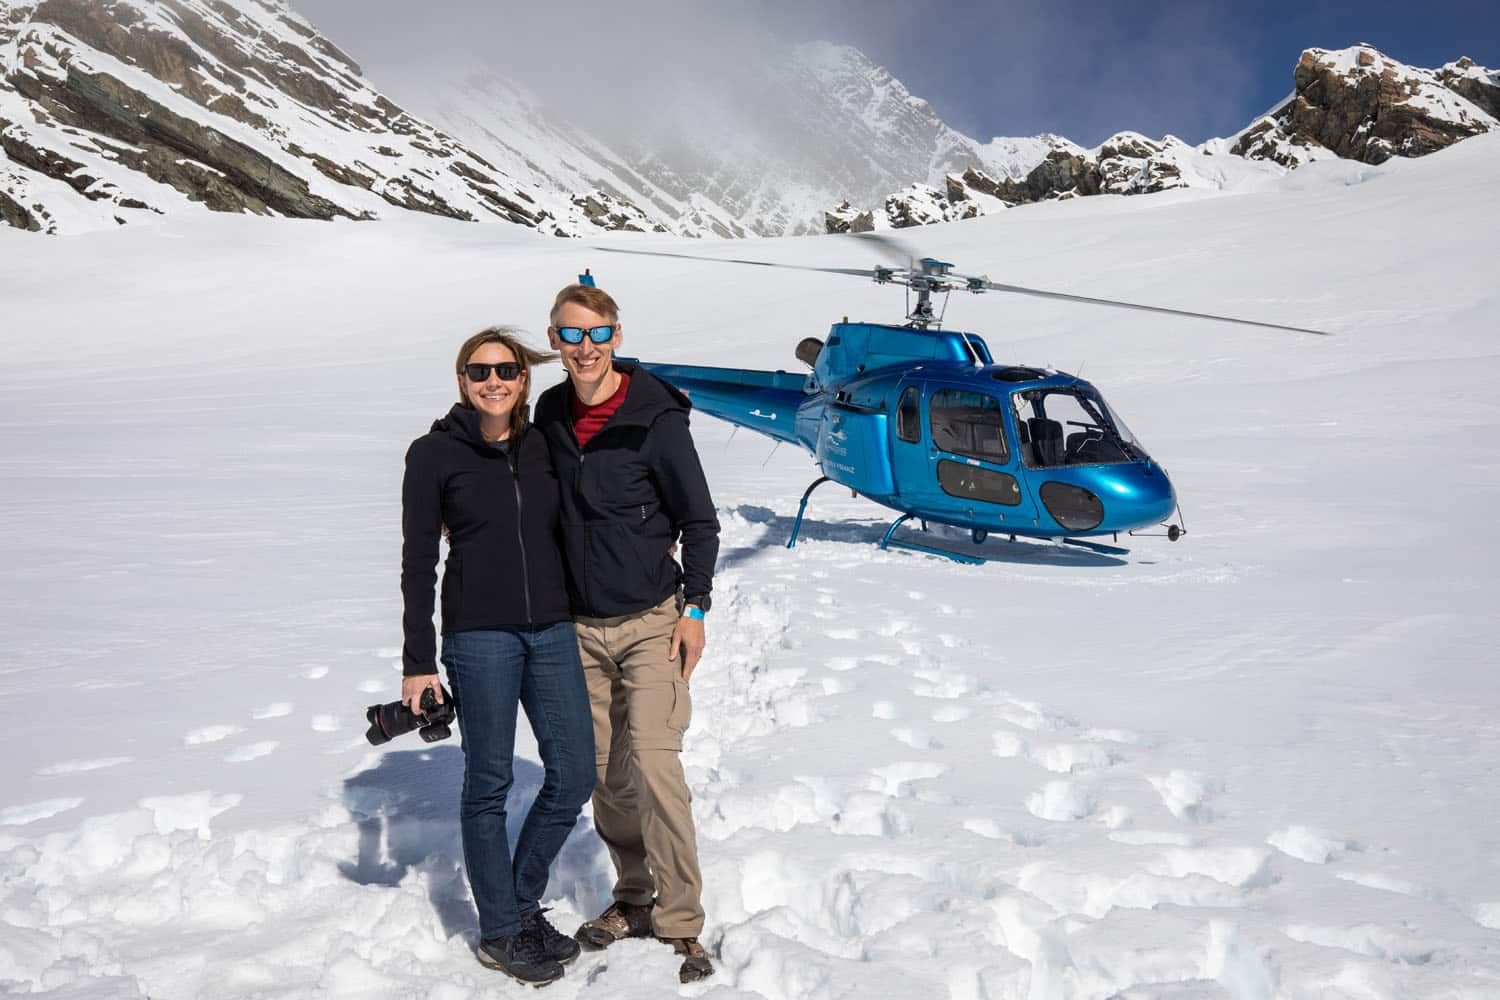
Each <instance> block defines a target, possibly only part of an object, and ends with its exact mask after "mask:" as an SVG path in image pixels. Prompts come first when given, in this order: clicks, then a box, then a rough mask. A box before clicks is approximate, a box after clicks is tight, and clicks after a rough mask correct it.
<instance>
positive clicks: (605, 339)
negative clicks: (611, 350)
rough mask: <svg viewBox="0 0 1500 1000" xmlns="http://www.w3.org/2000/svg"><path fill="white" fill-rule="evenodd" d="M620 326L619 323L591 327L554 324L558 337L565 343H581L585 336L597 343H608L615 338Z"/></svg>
mask: <svg viewBox="0 0 1500 1000" xmlns="http://www.w3.org/2000/svg"><path fill="white" fill-rule="evenodd" d="M618 327H619V324H618V323H611V324H609V325H608V326H590V327H582V326H554V327H553V328H552V329H553V330H554V331H556V333H557V339H558V340H561V341H562V342H563V343H564V344H581V343H583V338H584V337H585V336H587V337H588V338H589V339H590V340H592V341H593V342H594V343H596V344H607V343H609V342H610V341H611V340H613V339H614V336H615V330H616V329H617V328H618Z"/></svg>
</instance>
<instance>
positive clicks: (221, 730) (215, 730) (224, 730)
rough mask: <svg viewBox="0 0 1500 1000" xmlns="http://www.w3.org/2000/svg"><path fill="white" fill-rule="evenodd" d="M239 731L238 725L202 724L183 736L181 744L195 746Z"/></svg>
mask: <svg viewBox="0 0 1500 1000" xmlns="http://www.w3.org/2000/svg"><path fill="white" fill-rule="evenodd" d="M240 731H241V730H240V727H239V726H231V725H229V724H227V723H225V724H223V725H218V726H202V727H200V728H198V729H194V730H193V731H192V732H190V733H188V734H186V735H185V736H183V737H182V745H183V746H186V747H195V746H201V745H202V744H204V743H217V742H219V741H220V740H227V739H228V738H229V737H231V736H233V735H234V734H235V733H238V732H240Z"/></svg>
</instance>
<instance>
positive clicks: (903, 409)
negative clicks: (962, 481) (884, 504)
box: [891, 382, 932, 504]
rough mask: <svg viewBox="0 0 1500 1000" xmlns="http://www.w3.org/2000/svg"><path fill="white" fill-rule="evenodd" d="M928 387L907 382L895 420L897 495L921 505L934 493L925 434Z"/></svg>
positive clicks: (893, 450) (893, 456) (893, 458)
mask: <svg viewBox="0 0 1500 1000" xmlns="http://www.w3.org/2000/svg"><path fill="white" fill-rule="evenodd" d="M923 391H924V386H923V384H922V383H921V382H906V383H903V384H902V386H901V393H900V395H899V396H898V397H897V399H896V414H895V416H896V419H894V420H892V421H891V469H892V470H893V471H894V473H895V477H894V478H895V481H896V492H897V495H899V496H900V497H901V498H902V499H903V500H904V501H905V502H906V503H907V504H915V503H920V502H921V501H922V498H924V497H926V496H927V495H928V494H929V493H931V492H932V488H931V487H930V486H929V485H928V483H929V482H930V481H931V479H932V469H931V464H932V463H931V460H930V459H929V458H928V455H927V447H928V445H927V441H926V435H925V434H924V428H925V423H926V422H925V421H924V420H923V419H922V409H923V406H924V405H925V401H924V399H923V398H922V397H923Z"/></svg>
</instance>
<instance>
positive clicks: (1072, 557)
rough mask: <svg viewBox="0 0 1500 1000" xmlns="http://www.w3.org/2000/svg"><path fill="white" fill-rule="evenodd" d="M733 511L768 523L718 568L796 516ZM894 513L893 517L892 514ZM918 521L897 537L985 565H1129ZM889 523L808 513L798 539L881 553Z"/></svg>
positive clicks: (778, 540)
mask: <svg viewBox="0 0 1500 1000" xmlns="http://www.w3.org/2000/svg"><path fill="white" fill-rule="evenodd" d="M733 512H734V513H735V514H736V515H738V516H739V517H741V518H743V519H744V520H746V521H749V522H750V523H751V524H761V525H764V526H765V529H766V530H765V531H764V532H763V533H762V534H761V537H760V542H759V544H756V545H743V546H740V547H738V548H734V549H729V550H727V551H725V552H722V553H720V555H719V563H718V568H719V569H728V568H731V567H734V566H737V565H740V564H742V563H745V562H748V561H749V560H751V559H752V558H754V557H755V556H758V555H763V554H764V553H766V552H767V551H768V550H770V549H773V548H777V547H784V546H785V545H786V540H787V539H788V538H790V537H791V535H792V524H793V522H794V521H795V520H796V518H794V517H785V516H783V515H780V514H777V513H776V512H775V511H773V510H771V509H770V508H769V507H761V506H758V505H756V504H741V505H740V506H738V507H735V508H734V511H733ZM892 516H893V517H894V514H893V515H892ZM915 523H916V522H915V520H912V521H908V522H906V524H905V525H903V526H902V527H901V528H899V529H897V531H896V536H895V538H896V540H898V541H902V540H904V541H910V542H914V543H917V544H921V545H926V546H929V547H931V548H934V549H940V550H943V551H950V552H953V553H955V554H957V555H962V556H968V557H970V558H975V559H982V560H984V561H985V562H986V563H999V564H1002V565H1016V566H1067V567H1077V568H1080V569H1097V568H1102V567H1108V566H1125V565H1128V563H1127V561H1126V560H1125V559H1122V558H1120V557H1119V556H1112V555H1108V554H1107V553H1103V552H1091V551H1090V550H1088V549H1084V548H1075V547H1073V546H1069V545H1057V544H1054V543H1052V542H1048V541H1040V540H1035V539H1026V538H1019V537H1018V538H1017V539H1016V540H1015V541H1014V542H1012V541H1010V540H1009V536H1007V535H1003V534H1001V533H995V534H993V535H992V536H991V537H990V538H989V539H988V540H986V541H985V542H984V543H982V544H980V545H975V544H974V543H973V541H972V540H971V539H970V538H969V535H968V533H967V532H963V531H960V529H958V528H950V527H948V526H947V525H941V524H934V525H932V526H931V530H929V531H925V532H924V531H921V530H920V529H919V528H916V527H911V526H912V525H914V524H915ZM887 527H889V523H888V522H887V523H871V522H869V521H815V520H813V519H811V518H807V517H804V518H803V519H802V532H801V534H800V535H799V536H798V542H799V543H800V542H802V541H807V540H817V541H825V542H853V543H857V544H861V545H868V546H869V547H870V548H872V549H876V550H877V551H878V549H877V546H878V545H879V544H880V539H881V538H882V537H883V536H884V535H885V531H886V528H887ZM894 551H903V550H899V549H898V550H894ZM904 551H906V552H908V553H910V554H912V555H920V554H921V553H914V552H911V550H909V549H907V550H904Z"/></svg>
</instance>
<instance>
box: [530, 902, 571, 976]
mask: <svg viewBox="0 0 1500 1000" xmlns="http://www.w3.org/2000/svg"><path fill="white" fill-rule="evenodd" d="M546 912H547V911H546V910H537V911H535V912H534V913H528V914H526V916H524V917H522V918H521V933H522V934H526V935H528V936H530V937H531V938H532V939H533V940H535V941H536V943H537V944H538V945H539V946H540V947H541V949H542V954H544V955H546V956H547V957H548V958H550V959H552V961H554V962H560V963H562V964H563V965H567V964H568V963H569V962H571V961H573V959H575V958H577V957H578V953H579V952H580V951H582V950H583V949H581V948H579V947H578V942H577V941H574V940H573V939H572V938H570V937H568V936H567V935H566V934H564V933H563V932H562V931H560V930H558V929H557V928H556V927H553V926H552V922H551V921H549V920H548V919H547V918H546V917H544V916H543V915H542V914H544V913H546Z"/></svg>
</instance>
